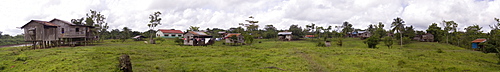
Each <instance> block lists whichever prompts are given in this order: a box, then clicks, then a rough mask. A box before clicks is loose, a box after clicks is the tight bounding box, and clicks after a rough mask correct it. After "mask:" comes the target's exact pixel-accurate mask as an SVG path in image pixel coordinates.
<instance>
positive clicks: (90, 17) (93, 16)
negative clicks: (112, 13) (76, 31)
mask: <svg viewBox="0 0 500 72" xmlns="http://www.w3.org/2000/svg"><path fill="white" fill-rule="evenodd" d="M86 15H87V17H86V18H85V25H86V26H94V27H97V28H95V29H91V32H92V33H93V34H94V35H97V36H99V38H100V40H101V41H102V37H100V36H102V35H103V34H104V32H106V31H107V29H108V28H109V26H108V23H106V22H105V20H106V17H104V15H103V14H101V12H97V11H95V10H90V14H89V13H87V14H86ZM80 21H83V20H80Z"/></svg>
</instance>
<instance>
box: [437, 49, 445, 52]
mask: <svg viewBox="0 0 500 72" xmlns="http://www.w3.org/2000/svg"><path fill="white" fill-rule="evenodd" d="M436 52H437V53H444V51H443V50H441V49H438V50H437V51H436Z"/></svg>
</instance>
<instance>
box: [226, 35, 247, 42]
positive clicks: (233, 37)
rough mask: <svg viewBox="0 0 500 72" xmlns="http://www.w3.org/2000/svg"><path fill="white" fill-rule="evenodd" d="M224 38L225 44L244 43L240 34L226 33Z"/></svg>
mask: <svg viewBox="0 0 500 72" xmlns="http://www.w3.org/2000/svg"><path fill="white" fill-rule="evenodd" d="M224 38H225V39H226V43H245V39H244V38H245V37H244V36H243V35H241V33H227V34H226V35H225V36H224Z"/></svg>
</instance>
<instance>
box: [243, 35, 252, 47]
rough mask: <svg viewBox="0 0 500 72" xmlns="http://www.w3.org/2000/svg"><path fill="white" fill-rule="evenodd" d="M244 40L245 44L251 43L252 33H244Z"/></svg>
mask: <svg viewBox="0 0 500 72" xmlns="http://www.w3.org/2000/svg"><path fill="white" fill-rule="evenodd" d="M244 40H245V43H246V44H250V45H252V43H253V36H252V35H247V34H244Z"/></svg>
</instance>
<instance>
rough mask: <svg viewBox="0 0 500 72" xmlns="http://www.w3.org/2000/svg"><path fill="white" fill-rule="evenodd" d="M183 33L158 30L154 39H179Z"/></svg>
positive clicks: (173, 30) (171, 30) (172, 30)
mask: <svg viewBox="0 0 500 72" xmlns="http://www.w3.org/2000/svg"><path fill="white" fill-rule="evenodd" d="M183 34H184V32H182V31H181V30H175V29H158V31H157V32H156V37H162V38H180V37H183Z"/></svg>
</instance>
